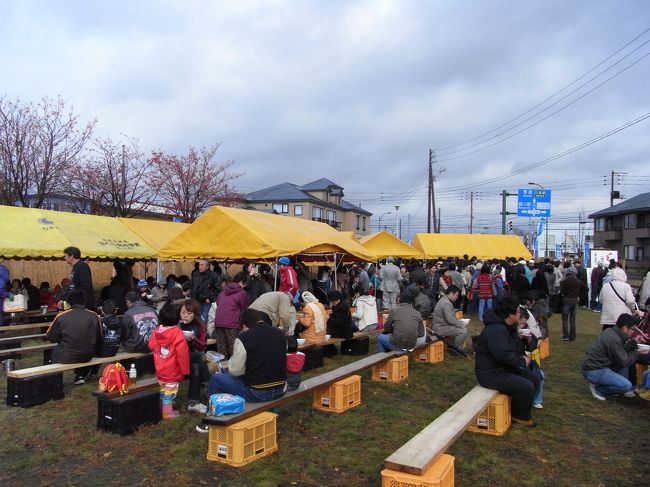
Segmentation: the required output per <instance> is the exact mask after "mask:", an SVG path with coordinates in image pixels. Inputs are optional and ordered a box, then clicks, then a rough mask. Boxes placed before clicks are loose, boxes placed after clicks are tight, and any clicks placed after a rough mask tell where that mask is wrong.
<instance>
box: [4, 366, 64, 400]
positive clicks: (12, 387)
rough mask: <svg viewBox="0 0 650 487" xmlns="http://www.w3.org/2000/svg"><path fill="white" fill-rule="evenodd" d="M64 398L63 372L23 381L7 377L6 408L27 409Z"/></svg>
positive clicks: (28, 378)
mask: <svg viewBox="0 0 650 487" xmlns="http://www.w3.org/2000/svg"><path fill="white" fill-rule="evenodd" d="M64 397H65V395H64V394H63V372H56V373H54V374H47V375H39V376H36V377H26V378H24V379H16V378H14V377H7V406H18V407H21V408H28V407H31V406H36V405H37V404H43V403H44V402H47V401H49V400H51V399H63V398H64Z"/></svg>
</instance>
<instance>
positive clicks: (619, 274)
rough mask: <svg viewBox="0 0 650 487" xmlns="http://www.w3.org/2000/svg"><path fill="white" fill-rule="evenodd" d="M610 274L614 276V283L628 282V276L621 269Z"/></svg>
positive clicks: (613, 270)
mask: <svg viewBox="0 0 650 487" xmlns="http://www.w3.org/2000/svg"><path fill="white" fill-rule="evenodd" d="M609 273H610V274H611V275H612V281H621V282H627V274H626V273H625V271H624V270H623V269H621V268H620V267H616V268H615V269H612V270H611V271H609Z"/></svg>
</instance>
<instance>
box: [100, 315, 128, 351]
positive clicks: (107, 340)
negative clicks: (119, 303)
mask: <svg viewBox="0 0 650 487" xmlns="http://www.w3.org/2000/svg"><path fill="white" fill-rule="evenodd" d="M102 332H103V335H102V339H101V340H100V341H99V346H98V347H97V356H98V357H112V356H113V355H115V354H116V353H117V351H118V349H119V348H120V342H121V341H122V333H123V332H124V324H123V322H122V317H121V316H115V315H108V316H104V317H103V318H102Z"/></svg>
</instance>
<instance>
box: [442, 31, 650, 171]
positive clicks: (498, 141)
mask: <svg viewBox="0 0 650 487" xmlns="http://www.w3.org/2000/svg"><path fill="white" fill-rule="evenodd" d="M647 42H650V41H647ZM647 42H646V44H647ZM648 56H650V52H647V53H645V54H644V55H643V56H641V57H640V58H639V59H637V60H636V61H634V62H633V63H631V64H629V65H627V66H626V67H625V68H623V69H621V70H620V71H618V72H616V73H615V74H613V75H612V76H610V77H609V78H607V79H606V80H604V81H603V82H601V83H599V84H597V85H596V86H594V87H593V88H591V89H590V90H589V91H587V92H585V93H583V94H582V95H580V96H579V97H578V98H576V99H575V100H572V101H570V102H569V103H567V104H566V105H563V106H561V107H560V108H558V109H557V110H555V111H554V112H551V113H549V114H548V115H546V116H545V117H543V118H541V119H539V120H537V121H536V122H534V123H532V124H530V125H528V126H526V127H524V128H523V129H521V130H519V131H517V132H515V133H513V134H510V135H509V136H507V137H504V138H503V139H501V140H497V141H496V142H493V143H491V144H488V145H486V146H484V147H481V148H480V149H476V150H474V151H470V152H468V153H467V154H461V155H459V156H455V157H449V158H447V159H443V160H442V161H441V162H448V161H453V160H456V159H461V158H463V157H467V156H471V155H472V154H476V153H478V152H482V151H484V150H486V149H489V148H490V147H494V146H495V145H499V144H502V143H503V142H505V141H506V140H510V139H512V138H513V137H516V136H517V135H519V134H521V133H523V132H525V131H527V130H529V129H531V128H533V127H535V126H537V125H539V124H540V123H542V122H543V121H544V120H547V119H549V118H551V117H552V116H553V115H555V114H557V113H559V112H561V111H562V110H564V109H565V108H568V107H570V106H571V105H573V104H574V103H577V102H578V101H580V100H581V99H582V98H584V97H585V96H587V95H589V94H591V93H593V92H594V91H596V90H597V89H598V88H600V87H601V86H603V85H604V84H605V83H608V82H609V81H611V80H612V79H614V78H616V77H617V76H619V75H620V74H622V73H624V72H625V71H627V70H628V69H630V68H631V67H632V66H634V65H635V64H637V63H639V62H641V61H642V60H644V59H645V58H646V57H648ZM570 94H571V93H570ZM567 96H569V95H567ZM563 99H564V98H561V99H560V100H563ZM560 100H558V101H557V102H555V103H553V105H550V106H549V107H547V108H546V109H544V110H543V111H546V110H548V108H551V107H552V106H554V105H555V104H556V103H558V102H559V101H560ZM543 111H542V112H543ZM542 112H539V113H542ZM537 115H538V114H536V115H533V116H532V117H529V118H527V119H526V120H524V121H523V122H521V124H523V123H524V122H526V121H528V120H530V119H532V118H534V117H535V116H537ZM521 124H517V125H515V126H514V127H512V128H515V127H518V126H519V125H521ZM512 128H511V129H508V130H506V131H504V132H503V133H501V134H499V135H498V136H495V137H492V138H496V137H500V136H501V135H503V134H505V133H506V132H508V131H510V130H512ZM482 143H483V142H481V143H480V144H482ZM480 144H476V145H480Z"/></svg>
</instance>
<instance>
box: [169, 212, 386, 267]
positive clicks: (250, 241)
mask: <svg viewBox="0 0 650 487" xmlns="http://www.w3.org/2000/svg"><path fill="white" fill-rule="evenodd" d="M334 253H346V254H350V255H353V256H354V257H356V258H358V259H361V260H373V258H374V256H373V255H372V254H370V253H369V252H368V251H367V250H366V249H365V248H364V247H363V246H362V245H361V244H359V243H358V242H355V241H354V240H352V239H351V238H349V237H346V236H345V235H342V234H341V232H338V231H337V230H335V229H334V228H332V227H330V226H329V225H327V224H324V223H318V222H314V221H311V220H306V219H302V218H294V217H288V216H280V215H273V214H269V213H264V212H261V211H253V210H242V209H237V208H225V207H222V206H213V207H212V208H210V209H209V210H208V211H206V212H205V213H204V214H203V215H201V216H200V217H199V218H197V220H196V221H195V222H194V223H192V224H191V225H190V226H189V227H187V228H186V229H185V230H184V231H183V232H181V233H180V234H179V235H177V236H176V237H175V238H173V239H172V240H171V241H170V242H168V243H167V244H166V245H165V246H163V248H161V249H160V258H161V259H163V260H189V259H198V258H201V257H205V258H208V259H216V260H244V259H251V260H253V259H274V258H276V257H279V256H281V255H295V254H303V255H304V254H321V255H322V254H334Z"/></svg>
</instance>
